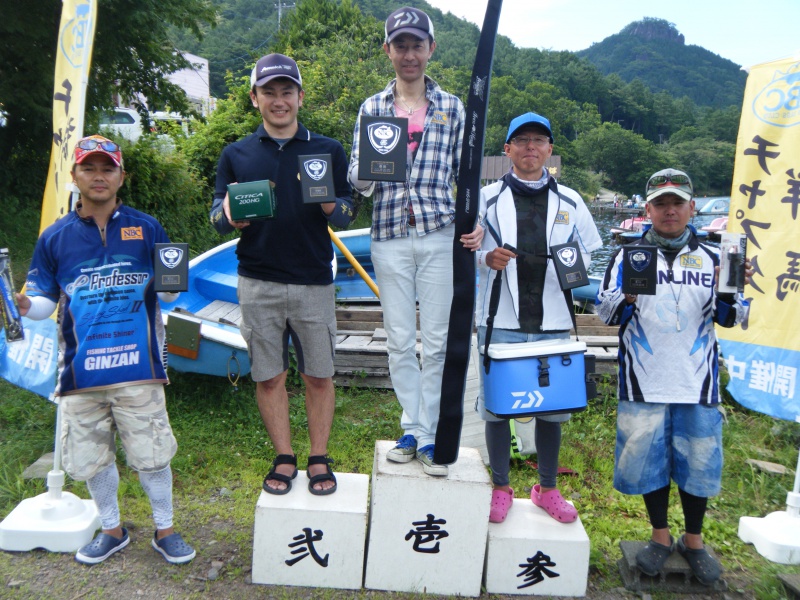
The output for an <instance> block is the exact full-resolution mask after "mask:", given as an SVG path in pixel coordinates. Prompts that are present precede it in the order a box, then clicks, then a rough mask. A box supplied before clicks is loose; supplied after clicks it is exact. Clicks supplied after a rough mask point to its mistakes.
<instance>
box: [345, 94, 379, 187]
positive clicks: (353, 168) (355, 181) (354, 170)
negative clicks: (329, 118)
mask: <svg viewBox="0 0 800 600" xmlns="http://www.w3.org/2000/svg"><path fill="white" fill-rule="evenodd" d="M363 114H366V113H365V110H364V104H362V105H361V108H360V109H359V110H358V117H356V126H355V129H354V130H353V147H352V150H351V151H350V167H349V169H348V171H347V178H348V180H349V181H350V183H351V184H352V185H353V187H354V188H355V189H356V191H357V192H358V193H359V194H361V195H362V196H371V195H372V193H373V192H374V191H375V182H374V181H364V180H363V179H359V178H358V157H359V147H358V139H359V137H360V136H361V115H363Z"/></svg>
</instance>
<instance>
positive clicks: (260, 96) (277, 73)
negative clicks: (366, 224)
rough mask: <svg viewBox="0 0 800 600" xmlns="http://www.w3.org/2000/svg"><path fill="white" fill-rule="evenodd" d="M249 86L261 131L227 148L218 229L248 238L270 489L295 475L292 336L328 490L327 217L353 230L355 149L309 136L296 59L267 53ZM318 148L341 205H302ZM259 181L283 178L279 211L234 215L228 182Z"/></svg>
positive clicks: (246, 282) (245, 323)
mask: <svg viewBox="0 0 800 600" xmlns="http://www.w3.org/2000/svg"><path fill="white" fill-rule="evenodd" d="M250 83H251V90H250V99H251V101H252V102H253V106H254V107H255V108H257V109H258V110H259V112H260V113H261V117H262V123H261V124H260V125H259V126H258V129H256V131H255V133H253V134H251V135H249V136H247V137H246V138H244V139H242V140H240V141H238V142H236V143H234V144H231V145H230V146H228V147H227V148H225V150H223V152H222V156H221V157H220V159H219V164H218V166H217V180H216V191H215V193H214V204H213V206H212V208H211V222H212V224H213V225H214V227H215V228H216V229H217V231H219V232H220V233H229V232H231V231H233V229H234V228H235V229H238V230H240V231H241V235H242V237H241V239H240V240H239V245H238V248H237V250H236V255H237V257H238V258H239V269H238V272H239V286H238V295H239V305H240V307H241V310H242V323H241V331H242V336H243V337H244V339H245V341H246V342H247V347H248V351H249V353H250V359H251V364H252V375H253V379H254V380H255V381H256V399H257V401H258V409H259V411H260V412H261V418H262V419H263V421H264V425H265V427H266V428H267V432H268V433H269V436H270V439H271V440H272V444H273V446H275V451H276V452H277V454H278V455H277V457H276V458H275V460H274V461H273V463H272V469H271V470H270V472H269V474H268V475H267V476H266V477H265V478H264V483H263V489H264V491H266V492H267V493H270V494H286V493H288V492H289V490H291V487H292V480H293V479H294V478H295V477H296V475H297V456H296V455H295V454H294V451H293V450H292V440H291V431H290V426H289V398H288V394H287V392H286V374H287V371H288V369H289V338H290V337H291V339H292V344H293V345H294V348H295V351H296V354H297V368H298V370H299V371H300V375H301V377H302V378H303V381H304V383H305V386H306V411H307V414H308V428H309V438H310V441H311V450H310V456H309V458H308V471H307V472H308V476H309V479H310V481H309V486H308V489H309V491H310V492H311V493H312V494H315V495H326V494H331V493H333V492H334V491H336V477H335V476H334V474H333V471H332V470H331V468H330V465H331V463H333V460H332V459H330V458H328V456H327V451H328V437H329V435H330V429H331V424H332V422H333V412H334V406H335V397H334V389H333V373H334V369H333V354H334V348H335V344H336V312H335V289H334V285H333V273H332V272H331V261H332V259H333V247H332V246H331V240H330V237H329V234H328V223H330V224H332V225H335V226H337V227H346V226H347V225H348V224H349V223H350V219H351V218H352V214H353V213H352V205H351V202H350V197H351V191H350V184H349V183H348V182H347V164H348V163H347V156H346V155H345V152H344V148H343V147H342V145H341V144H340V143H339V142H337V141H335V140H332V139H330V138H327V137H324V136H321V135H318V134H314V133H311V132H309V131H308V130H307V129H306V128H305V127H303V125H302V124H300V123H299V122H298V120H297V112H298V110H299V109H300V107H301V106H302V105H303V95H304V92H303V80H302V78H301V77H300V71H299V69H298V67H297V63H296V62H295V61H294V60H292V59H291V58H289V57H288V56H284V55H283V54H269V55H267V56H264V57H262V58H260V59H259V61H258V62H257V63H256V66H255V67H254V68H253V72H252V74H251V76H250ZM310 154H330V155H331V172H332V175H333V182H334V188H335V195H336V201H335V202H329V203H325V204H320V205H316V204H304V202H303V195H302V189H301V187H300V181H299V166H298V157H299V156H304V155H310ZM261 180H269V181H271V182H272V183H274V185H275V188H274V190H275V198H276V207H275V215H274V217H273V218H272V219H266V220H261V221H252V222H249V221H233V220H232V219H231V213H230V202H229V199H228V195H227V186H228V184H231V183H246V182H251V181H261Z"/></svg>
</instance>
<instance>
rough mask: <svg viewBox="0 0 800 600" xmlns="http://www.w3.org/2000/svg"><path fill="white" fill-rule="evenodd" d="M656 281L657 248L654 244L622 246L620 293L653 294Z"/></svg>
mask: <svg viewBox="0 0 800 600" xmlns="http://www.w3.org/2000/svg"><path fill="white" fill-rule="evenodd" d="M657 283H658V250H657V248H656V247H655V246H638V245H637V246H624V247H623V248H622V293H623V294H632V295H634V296H638V295H644V296H654V295H655V293H656V284H657Z"/></svg>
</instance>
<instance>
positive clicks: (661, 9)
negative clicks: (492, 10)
mask: <svg viewBox="0 0 800 600" xmlns="http://www.w3.org/2000/svg"><path fill="white" fill-rule="evenodd" d="M428 2H429V3H430V4H431V5H432V6H435V7H436V8H438V9H440V10H442V11H443V12H448V11H449V12H451V13H453V14H454V15H456V16H458V17H462V18H465V19H467V20H469V21H472V22H473V23H476V24H477V25H478V26H480V25H481V24H482V23H483V17H484V13H485V11H486V0H428ZM643 17H656V18H659V19H665V20H667V21H669V22H670V23H673V24H675V26H676V27H677V29H678V31H680V32H681V33H682V34H683V35H684V38H685V41H686V44H692V45H696V46H702V47H703V48H705V49H707V50H710V51H711V52H714V53H715V54H719V55H720V56H722V57H723V58H727V59H729V60H731V61H733V62H735V63H736V64H738V65H741V66H745V67H749V66H751V65H754V64H759V63H762V62H768V61H771V60H775V59H778V58H784V57H787V56H790V55H796V56H797V57H798V60H800V34H798V33H797V23H798V19H800V0H770V2H753V1H752V0H670V1H669V2H665V1H664V0H610V1H605V2H603V1H601V0H504V1H503V8H502V11H501V13H500V33H501V34H502V35H505V36H507V37H509V38H511V41H512V42H514V45H516V46H517V47H520V48H541V49H545V50H572V51H577V50H583V49H585V48H588V47H589V46H591V45H592V44H593V43H595V42H600V41H602V40H603V39H605V38H606V37H608V36H610V35H613V34H615V33H618V32H619V31H620V30H621V29H622V28H623V27H625V26H626V25H627V24H629V23H631V22H632V21H638V20H640V19H642V18H643ZM434 25H435V23H434Z"/></svg>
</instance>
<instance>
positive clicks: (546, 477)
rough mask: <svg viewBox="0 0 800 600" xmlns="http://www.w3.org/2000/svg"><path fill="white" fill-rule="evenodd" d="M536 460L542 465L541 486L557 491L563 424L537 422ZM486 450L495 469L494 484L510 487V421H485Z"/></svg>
mask: <svg viewBox="0 0 800 600" xmlns="http://www.w3.org/2000/svg"><path fill="white" fill-rule="evenodd" d="M535 427H536V433H535V440H536V458H537V462H538V463H539V484H540V485H541V486H542V487H549V488H553V487H556V474H557V473H558V451H559V449H560V448H561V423H557V422H552V421H543V420H542V419H536V425H535ZM486 449H487V450H488V452H489V466H491V467H492V483H493V484H494V485H496V486H503V485H508V482H509V479H508V472H509V470H510V468H511V427H510V426H509V424H508V421H507V420H503V421H486Z"/></svg>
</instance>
